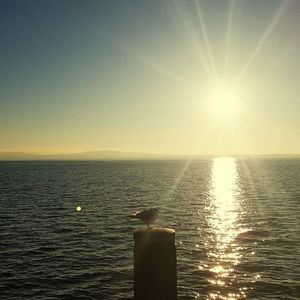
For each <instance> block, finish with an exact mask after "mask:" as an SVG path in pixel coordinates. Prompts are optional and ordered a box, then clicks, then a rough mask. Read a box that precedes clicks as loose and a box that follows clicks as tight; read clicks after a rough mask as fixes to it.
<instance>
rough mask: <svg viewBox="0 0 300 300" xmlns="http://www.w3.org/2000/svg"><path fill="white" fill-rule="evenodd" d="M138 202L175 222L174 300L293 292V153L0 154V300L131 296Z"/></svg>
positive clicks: (298, 261) (296, 231) (296, 289)
mask: <svg viewBox="0 0 300 300" xmlns="http://www.w3.org/2000/svg"><path fill="white" fill-rule="evenodd" d="M77 206H81V207H82V210H81V211H80V212H77V211H76V207H77ZM146 207H159V208H160V210H161V217H160V219H159V220H158V222H157V223H158V225H162V226H167V227H173V228H176V241H177V262H178V298H179V299H244V298H246V299H300V221H299V220H300V218H299V216H300V159H278V160H275V159H267V160H263V159H257V160H251V159H250V160H246V161H242V160H235V159H232V158H217V159H214V160H213V159H212V160H203V161H194V162H190V163H187V162H184V161H127V162H126V161H124V162H0V208H1V209H0V289H1V296H0V298H1V299H128V298H131V297H132V296H133V292H132V289H133V266H132V260H133V238H132V230H133V229H134V228H136V227H137V226H140V224H138V223H136V222H132V221H131V220H129V219H128V218H127V217H126V216H127V215H128V214H129V213H131V212H134V211H136V210H138V209H143V208H146Z"/></svg>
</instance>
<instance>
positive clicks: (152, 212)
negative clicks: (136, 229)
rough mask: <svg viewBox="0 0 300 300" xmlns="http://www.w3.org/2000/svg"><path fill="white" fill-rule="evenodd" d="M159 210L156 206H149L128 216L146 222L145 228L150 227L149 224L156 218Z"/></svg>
mask: <svg viewBox="0 0 300 300" xmlns="http://www.w3.org/2000/svg"><path fill="white" fill-rule="evenodd" d="M158 215H159V211H158V209H157V208H150V209H146V210H143V211H139V212H136V213H134V214H133V215H130V216H129V217H130V218H133V219H139V220H141V221H142V222H144V223H145V224H147V229H150V224H151V223H152V222H153V221H154V220H156V219H157V218H158Z"/></svg>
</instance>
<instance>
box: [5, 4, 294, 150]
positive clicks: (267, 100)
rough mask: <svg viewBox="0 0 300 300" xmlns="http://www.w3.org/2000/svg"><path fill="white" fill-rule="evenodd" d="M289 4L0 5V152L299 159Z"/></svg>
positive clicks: (292, 35)
mask: <svg viewBox="0 0 300 300" xmlns="http://www.w3.org/2000/svg"><path fill="white" fill-rule="evenodd" d="M299 28H300V1H297V0H251V1H250V0H244V1H243V0H231V1H230V0H228V1H227V0H222V1H220V0H202V1H201V0H199V1H197V0H196V1H194V0H188V1H184V0H177V1H175V0H165V1H159V0H153V1H145V0H135V1H134V0H126V1H124V0H123V1H122V0H119V1H116V0H110V1H100V0H97V1H91V0H81V1H76V0H72V1H71V0H63V1H62V0H35V1H32V0H26V1H22V0H19V1H15V0H1V1H0V43H1V47H0V66H1V68H0V124H1V126H0V152H16V151H21V152H34V153H42V154H45V153H47V154H54V153H68V152H80V151H97V150H119V151H134V152H144V153H156V154H159V153H161V154H200V155H235V154H245V155H251V154H300V118H299V115H300V97H299V95H300V86H299V82H300V81H299V79H300V57H299V53H300V36H299Z"/></svg>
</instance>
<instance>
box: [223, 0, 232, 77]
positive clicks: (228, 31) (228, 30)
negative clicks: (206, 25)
mask: <svg viewBox="0 0 300 300" xmlns="http://www.w3.org/2000/svg"><path fill="white" fill-rule="evenodd" d="M233 16H234V1H233V0H230V3H229V7H228V17H227V26H226V35H225V36H226V40H225V52H224V67H223V77H225V76H226V74H227V72H228V65H229V48H230V44H231V35H232V22H233Z"/></svg>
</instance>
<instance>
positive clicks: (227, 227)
mask: <svg viewBox="0 0 300 300" xmlns="http://www.w3.org/2000/svg"><path fill="white" fill-rule="evenodd" d="M211 177H212V178H211V179H212V188H211V195H210V199H211V203H210V205H209V206H208V207H207V208H206V209H207V210H208V212H209V214H208V216H207V218H208V224H209V226H210V228H211V232H210V234H209V235H207V241H206V245H207V247H208V249H207V250H208V257H209V260H210V261H209V263H210V264H209V271H210V272H211V274H212V276H211V278H209V279H208V281H209V282H210V283H211V284H212V285H213V286H214V288H212V291H211V292H210V293H209V299H238V298H240V297H242V296H244V290H243V288H242V287H240V288H239V289H238V290H235V289H233V290H232V291H230V286H232V282H233V281H237V278H236V277H235V276H233V275H232V273H233V271H234V268H235V266H236V265H237V264H238V263H239V259H240V256H241V254H240V251H239V250H240V245H239V243H238V242H237V241H236V237H237V236H238V234H239V231H240V229H239V226H238V225H239V224H238V222H239V216H240V214H241V207H240V204H239V200H238V199H237V197H236V194H237V193H238V185H237V177H238V174H237V170H236V162H235V159H234V158H216V159H214V161H213V165H212V173H211Z"/></svg>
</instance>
